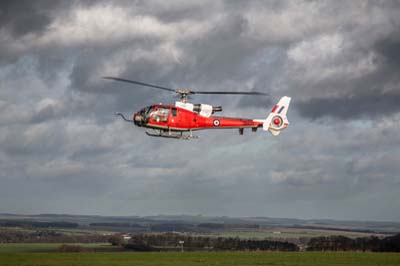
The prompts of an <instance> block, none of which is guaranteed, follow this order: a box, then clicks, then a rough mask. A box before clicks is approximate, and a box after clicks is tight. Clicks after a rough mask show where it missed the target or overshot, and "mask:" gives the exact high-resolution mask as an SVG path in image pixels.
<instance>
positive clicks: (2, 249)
mask: <svg viewBox="0 0 400 266" xmlns="http://www.w3.org/2000/svg"><path fill="white" fill-rule="evenodd" d="M60 245H62V244H61V243H10V244H0V254H2V253H36V252H56V251H57V249H58V247H60ZM70 245H79V246H81V247H82V248H85V249H89V250H95V251H110V250H112V249H116V248H115V247H113V246H111V245H110V244H107V243H93V244H70ZM0 266H2V264H1V261H0Z"/></svg>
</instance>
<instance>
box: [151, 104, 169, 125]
mask: <svg viewBox="0 0 400 266" xmlns="http://www.w3.org/2000/svg"><path fill="white" fill-rule="evenodd" d="M168 115H169V108H167V107H158V108H157V110H156V111H155V112H154V115H153V121H156V122H167V121H168Z"/></svg>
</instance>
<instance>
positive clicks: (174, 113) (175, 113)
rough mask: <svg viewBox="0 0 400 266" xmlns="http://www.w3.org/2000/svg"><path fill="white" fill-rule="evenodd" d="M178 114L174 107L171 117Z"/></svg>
mask: <svg viewBox="0 0 400 266" xmlns="http://www.w3.org/2000/svg"><path fill="white" fill-rule="evenodd" d="M177 114H178V110H177V109H176V108H175V107H172V111H171V115H172V116H176V115H177Z"/></svg>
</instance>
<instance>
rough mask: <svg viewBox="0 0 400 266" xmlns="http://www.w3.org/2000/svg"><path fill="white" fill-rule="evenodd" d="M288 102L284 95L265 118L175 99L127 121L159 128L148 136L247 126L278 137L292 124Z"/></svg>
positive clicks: (176, 134) (145, 110)
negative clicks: (226, 114) (225, 112)
mask: <svg viewBox="0 0 400 266" xmlns="http://www.w3.org/2000/svg"><path fill="white" fill-rule="evenodd" d="M289 104H290V98H289V97H287V96H284V97H282V98H281V99H280V101H279V102H278V103H277V104H276V105H275V106H274V108H273V109H272V111H271V112H270V113H269V114H268V116H267V118H266V119H246V118H233V117H223V116H212V114H213V113H214V112H215V111H216V110H218V111H222V108H221V107H213V106H211V105H207V104H191V103H183V102H176V103H175V106H173V105H164V104H156V105H151V106H148V107H145V108H143V109H141V110H140V111H138V112H136V113H135V114H134V115H133V119H132V120H127V119H126V120H127V121H132V122H133V123H134V124H135V125H136V126H139V127H145V128H150V129H154V130H156V132H152V133H150V132H147V134H148V135H150V136H156V137H171V138H184V139H190V138H196V136H193V135H192V131H195V130H202V129H229V128H230V129H232V128H237V129H239V133H240V134H241V135H242V134H243V131H244V129H245V128H251V129H252V131H254V132H255V131H257V129H258V128H259V127H262V128H263V130H264V131H269V132H270V133H271V134H272V135H274V136H277V135H279V133H280V132H281V130H283V129H285V128H286V127H287V126H288V125H289V121H288V119H287V116H286V114H287V111H288V108H289ZM119 115H121V114H119ZM121 116H122V115H121ZM183 132H190V135H183V134H182V133H183Z"/></svg>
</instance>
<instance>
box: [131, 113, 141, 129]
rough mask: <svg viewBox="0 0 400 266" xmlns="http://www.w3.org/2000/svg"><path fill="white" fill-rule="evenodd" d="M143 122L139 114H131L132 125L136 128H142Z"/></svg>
mask: <svg viewBox="0 0 400 266" xmlns="http://www.w3.org/2000/svg"><path fill="white" fill-rule="evenodd" d="M142 122H143V116H142V115H140V114H139V112H136V113H134V114H133V123H134V124H135V125H137V126H139V127H140V126H142Z"/></svg>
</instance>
